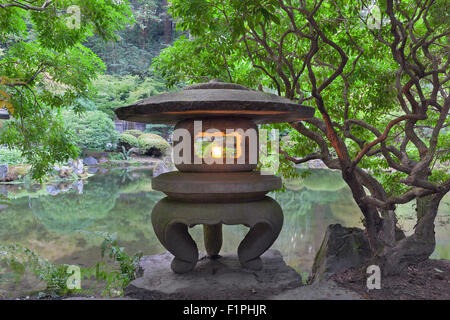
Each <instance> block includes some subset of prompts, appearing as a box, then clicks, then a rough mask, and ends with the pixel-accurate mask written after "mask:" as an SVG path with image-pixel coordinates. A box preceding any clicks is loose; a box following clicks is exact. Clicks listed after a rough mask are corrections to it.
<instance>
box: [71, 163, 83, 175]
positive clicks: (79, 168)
mask: <svg viewBox="0 0 450 320" xmlns="http://www.w3.org/2000/svg"><path fill="white" fill-rule="evenodd" d="M71 166H72V168H73V171H72V172H73V173H75V174H76V175H80V174H83V173H84V165H83V161H81V160H76V161H72V164H71Z"/></svg>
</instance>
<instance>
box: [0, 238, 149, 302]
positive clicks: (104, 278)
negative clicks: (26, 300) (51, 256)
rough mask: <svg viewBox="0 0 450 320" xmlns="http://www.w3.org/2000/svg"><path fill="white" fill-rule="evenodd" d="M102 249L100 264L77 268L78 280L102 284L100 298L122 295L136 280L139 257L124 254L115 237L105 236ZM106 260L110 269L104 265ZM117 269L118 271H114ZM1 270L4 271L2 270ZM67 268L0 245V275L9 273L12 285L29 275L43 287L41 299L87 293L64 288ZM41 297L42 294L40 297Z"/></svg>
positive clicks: (29, 251)
mask: <svg viewBox="0 0 450 320" xmlns="http://www.w3.org/2000/svg"><path fill="white" fill-rule="evenodd" d="M101 234H102V235H103V236H104V241H103V243H102V246H101V261H100V262H97V263H96V264H95V265H94V266H93V267H90V268H85V267H80V271H81V279H80V281H81V280H83V279H90V278H91V277H92V276H94V277H95V279H96V280H97V281H99V282H104V283H105V289H104V290H103V292H102V294H103V295H105V296H120V295H123V289H124V288H125V287H126V286H127V285H128V284H129V283H130V282H131V281H132V280H134V279H135V277H136V273H135V270H136V268H137V266H138V264H139V260H140V259H141V257H142V253H141V252H138V253H136V254H134V255H133V256H131V257H130V256H129V255H128V254H126V253H125V251H124V248H122V247H119V244H118V242H117V239H116V234H112V235H109V234H105V233H101ZM105 256H108V257H109V259H110V260H109V261H111V262H112V264H113V265H111V264H110V263H108V261H105V260H104V258H105ZM115 265H118V268H116V267H115ZM2 267H3V268H2ZM68 268H69V265H67V264H62V265H55V264H53V263H51V262H49V261H48V260H47V259H45V258H43V257H41V256H40V255H38V254H36V253H35V252H33V251H31V250H30V249H28V248H25V247H22V246H19V245H14V244H13V245H0V275H2V273H3V276H5V272H7V271H8V270H11V271H12V276H13V278H14V281H15V282H16V283H17V282H19V281H20V280H21V278H22V277H23V276H24V275H25V273H26V272H27V271H29V272H32V273H33V274H34V275H36V276H37V277H39V278H40V279H41V280H42V281H44V282H45V283H46V290H45V293H44V295H52V296H62V295H68V294H74V293H83V292H87V290H85V289H83V288H81V289H69V288H67V283H68V279H69V277H70V276H71V274H69V273H68ZM40 294H41V295H42V293H40Z"/></svg>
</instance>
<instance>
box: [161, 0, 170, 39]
mask: <svg viewBox="0 0 450 320" xmlns="http://www.w3.org/2000/svg"><path fill="white" fill-rule="evenodd" d="M162 4H163V10H164V18H163V26H164V36H163V38H164V42H165V43H167V44H169V43H170V42H171V41H172V20H171V19H170V15H169V12H168V8H167V6H168V3H167V0H163V1H162Z"/></svg>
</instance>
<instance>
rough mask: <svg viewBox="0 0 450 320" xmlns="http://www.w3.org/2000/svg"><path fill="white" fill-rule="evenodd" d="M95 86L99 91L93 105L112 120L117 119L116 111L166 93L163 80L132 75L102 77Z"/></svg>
mask: <svg viewBox="0 0 450 320" xmlns="http://www.w3.org/2000/svg"><path fill="white" fill-rule="evenodd" d="M93 86H94V87H95V89H96V91H97V92H96V93H95V94H94V95H93V97H92V102H93V104H94V105H95V106H96V108H97V109H98V110H100V111H103V112H104V113H106V114H107V115H109V116H110V117H111V118H112V119H113V118H114V117H115V115H114V109H116V108H118V107H122V106H125V105H128V104H132V103H134V102H136V101H138V100H141V99H145V98H148V97H150V96H152V95H155V94H158V93H161V92H163V91H164V83H163V82H162V81H161V80H158V79H157V78H145V79H144V80H142V79H141V78H139V77H138V76H132V75H126V76H122V77H118V76H114V75H102V76H99V77H98V79H96V80H95V81H94V82H93Z"/></svg>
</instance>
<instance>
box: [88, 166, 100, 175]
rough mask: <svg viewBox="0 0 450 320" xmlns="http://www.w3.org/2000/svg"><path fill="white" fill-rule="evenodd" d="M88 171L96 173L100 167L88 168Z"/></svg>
mask: <svg viewBox="0 0 450 320" xmlns="http://www.w3.org/2000/svg"><path fill="white" fill-rule="evenodd" d="M87 171H88V172H89V173H91V174H94V173H97V171H98V168H95V167H94V168H88V169H87Z"/></svg>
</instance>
